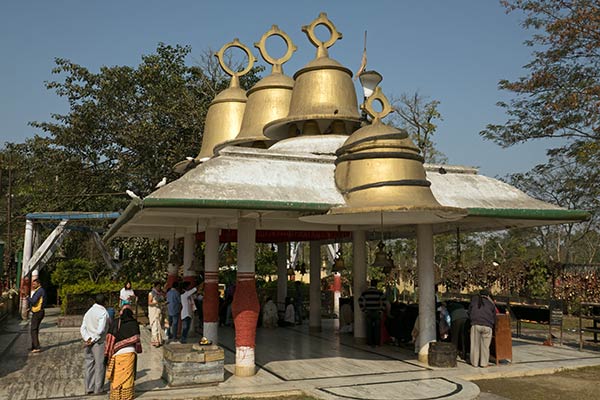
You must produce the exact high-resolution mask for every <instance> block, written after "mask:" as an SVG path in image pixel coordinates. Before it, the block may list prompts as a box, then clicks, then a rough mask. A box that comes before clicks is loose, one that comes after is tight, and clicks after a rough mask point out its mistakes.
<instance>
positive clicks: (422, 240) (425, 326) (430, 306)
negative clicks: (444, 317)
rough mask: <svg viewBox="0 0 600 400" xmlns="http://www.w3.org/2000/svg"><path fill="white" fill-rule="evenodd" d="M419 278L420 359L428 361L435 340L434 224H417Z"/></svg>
mask: <svg viewBox="0 0 600 400" xmlns="http://www.w3.org/2000/svg"><path fill="white" fill-rule="evenodd" d="M417 265H418V280H419V338H418V340H419V342H418V348H419V361H421V362H424V363H427V356H428V354H429V343H430V342H435V338H436V334H435V289H434V284H435V274H434V269H433V226H432V225H417Z"/></svg>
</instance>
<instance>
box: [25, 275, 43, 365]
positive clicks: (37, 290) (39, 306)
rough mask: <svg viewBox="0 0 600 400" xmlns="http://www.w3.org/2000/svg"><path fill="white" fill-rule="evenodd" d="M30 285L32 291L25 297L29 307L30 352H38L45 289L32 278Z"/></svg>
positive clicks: (39, 349)
mask: <svg viewBox="0 0 600 400" xmlns="http://www.w3.org/2000/svg"><path fill="white" fill-rule="evenodd" d="M31 287H32V289H33V292H32V293H31V296H30V297H29V298H28V299H27V300H28V303H29V308H30V309H31V325H30V329H31V352H32V353H39V352H40V351H42V349H41V347H40V339H39V333H40V324H41V323H42V319H44V315H45V311H44V309H45V308H46V291H45V290H44V288H43V287H41V285H40V281H38V280H37V279H34V280H33V282H32V283H31Z"/></svg>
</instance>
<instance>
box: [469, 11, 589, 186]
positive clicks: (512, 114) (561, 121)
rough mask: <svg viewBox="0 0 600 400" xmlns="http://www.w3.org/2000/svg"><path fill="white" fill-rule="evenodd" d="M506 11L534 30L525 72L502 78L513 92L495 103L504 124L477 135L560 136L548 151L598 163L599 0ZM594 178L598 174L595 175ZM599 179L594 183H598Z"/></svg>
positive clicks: (509, 140) (512, 140)
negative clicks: (503, 114)
mask: <svg viewBox="0 0 600 400" xmlns="http://www.w3.org/2000/svg"><path fill="white" fill-rule="evenodd" d="M502 3H503V5H504V6H505V7H506V9H507V12H513V11H517V12H522V13H524V15H525V19H524V21H523V26H524V27H525V28H526V29H533V30H534V31H535V34H534V35H533V37H532V38H531V39H530V40H529V41H527V42H526V44H527V45H528V46H531V47H532V48H534V51H533V60H532V61H531V62H530V63H529V64H527V65H526V66H525V68H526V69H527V70H528V71H529V72H528V75H527V76H524V77H521V78H519V79H518V80H516V81H513V82H511V81H508V80H502V81H500V83H499V87H500V89H503V90H507V91H509V92H512V93H514V94H515V98H514V99H513V100H511V101H509V102H500V103H498V105H499V106H500V107H502V108H504V109H505V110H506V113H507V114H508V120H507V122H505V123H504V124H498V125H497V124H490V125H488V126H487V128H486V129H485V130H483V131H482V132H481V133H480V134H481V135H482V136H483V137H484V138H486V139H489V140H492V141H494V142H496V143H498V144H499V145H501V146H503V147H508V146H511V145H514V144H516V143H522V142H526V141H529V140H534V139H540V138H558V139H560V141H559V143H560V144H559V145H558V146H557V147H556V148H554V149H552V150H550V155H552V154H562V155H566V156H568V157H570V158H573V159H575V160H576V161H577V162H578V163H580V164H587V165H589V166H590V167H592V168H596V169H597V168H598V165H600V144H599V143H600V72H599V71H600V3H598V1H597V0H505V1H502ZM594 177H595V178H598V175H597V174H596V175H595V176H594ZM598 183H599V182H598V180H596V181H595V184H596V185H598Z"/></svg>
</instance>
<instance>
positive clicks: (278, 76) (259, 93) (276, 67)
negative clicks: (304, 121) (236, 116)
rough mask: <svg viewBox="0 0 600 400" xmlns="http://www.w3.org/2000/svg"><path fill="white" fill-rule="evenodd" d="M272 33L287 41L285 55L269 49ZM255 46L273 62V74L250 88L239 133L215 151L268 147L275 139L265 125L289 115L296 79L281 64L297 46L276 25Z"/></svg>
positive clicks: (264, 56)
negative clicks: (278, 54)
mask: <svg viewBox="0 0 600 400" xmlns="http://www.w3.org/2000/svg"><path fill="white" fill-rule="evenodd" d="M271 36H279V37H280V38H282V39H283V41H284V42H285V43H286V45H287V51H286V53H285V54H284V55H283V57H281V58H273V57H271V56H270V55H269V53H268V52H267V47H266V42H267V39H268V38H269V37H271ZM254 46H255V47H257V48H258V50H259V51H260V54H261V55H262V57H263V58H264V60H265V61H266V62H267V63H269V64H271V65H272V66H273V68H272V70H271V75H269V76H267V77H265V78H263V79H261V80H260V81H259V82H258V83H257V84H256V85H254V86H253V87H252V88H251V89H250V90H248V92H247V96H248V102H247V103H246V109H245V111H244V118H243V119H242V125H241V128H240V131H239V133H238V134H237V136H236V137H235V138H234V139H232V140H228V141H226V142H224V143H222V144H220V145H218V146H216V147H215V153H216V152H218V151H219V150H220V149H221V148H223V147H225V146H243V147H255V148H267V147H269V146H270V145H271V144H272V143H273V142H274V141H273V140H271V139H269V138H267V137H266V136H264V135H263V128H264V127H265V125H266V124H268V123H269V122H272V121H275V120H278V119H281V118H284V117H286V116H287V115H288V112H289V109H290V101H291V99H292V89H293V88H294V80H293V79H292V78H290V77H289V76H287V75H284V74H283V68H282V65H283V64H284V63H285V62H286V61H288V60H289V59H290V58H292V54H293V53H294V52H295V51H296V46H295V45H294V44H293V43H292V39H291V38H290V37H289V36H288V35H287V34H286V33H285V32H283V31H282V30H280V29H279V27H277V25H273V26H272V27H271V29H270V30H269V31H267V32H266V33H265V34H264V35H262V37H261V39H260V41H259V42H257V43H255V44H254Z"/></svg>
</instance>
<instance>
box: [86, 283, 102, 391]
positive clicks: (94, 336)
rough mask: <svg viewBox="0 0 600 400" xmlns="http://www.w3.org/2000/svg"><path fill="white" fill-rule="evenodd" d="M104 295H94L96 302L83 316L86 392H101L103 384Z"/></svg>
mask: <svg viewBox="0 0 600 400" xmlns="http://www.w3.org/2000/svg"><path fill="white" fill-rule="evenodd" d="M103 304H104V296H103V295H102V294H99V295H97V296H96V303H95V304H94V305H93V306H92V307H90V309H89V310H88V311H87V312H86V313H85V315H84V316H83V323H82V324H81V329H80V332H81V337H82V338H83V341H84V342H85V347H84V381H83V382H84V385H85V392H86V394H91V393H95V394H100V393H103V390H102V387H103V386H104V339H105V338H106V332H107V331H108V325H109V317H108V312H107V311H106V308H104V305H103Z"/></svg>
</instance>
